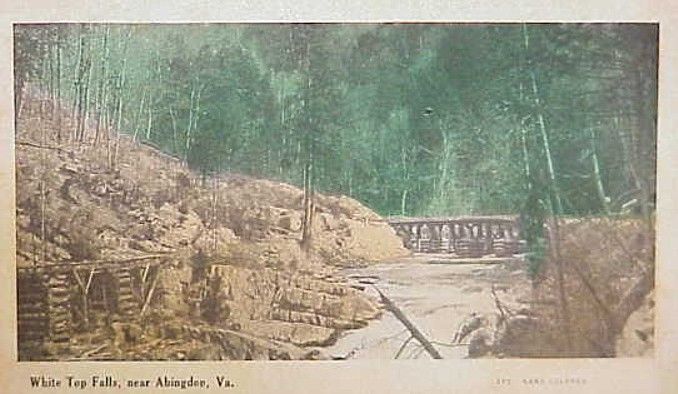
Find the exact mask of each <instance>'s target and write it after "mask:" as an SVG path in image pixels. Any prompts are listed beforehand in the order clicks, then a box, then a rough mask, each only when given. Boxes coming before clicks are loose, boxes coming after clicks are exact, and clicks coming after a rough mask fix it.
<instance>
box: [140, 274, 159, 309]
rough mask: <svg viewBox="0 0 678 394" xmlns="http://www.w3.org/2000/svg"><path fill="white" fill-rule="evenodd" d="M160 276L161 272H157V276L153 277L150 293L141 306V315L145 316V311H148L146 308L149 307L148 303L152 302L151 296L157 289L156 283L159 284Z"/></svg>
mask: <svg viewBox="0 0 678 394" xmlns="http://www.w3.org/2000/svg"><path fill="white" fill-rule="evenodd" d="M158 277H160V272H159V271H158V272H156V273H155V276H154V277H153V282H152V283H151V288H150V289H148V294H147V295H146V300H145V301H144V305H143V306H142V307H141V312H140V314H139V316H143V315H144V312H146V309H147V308H148V305H149V304H150V303H151V298H152V297H153V292H154V291H155V285H156V284H158Z"/></svg>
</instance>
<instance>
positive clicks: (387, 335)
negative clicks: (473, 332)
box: [326, 257, 525, 359]
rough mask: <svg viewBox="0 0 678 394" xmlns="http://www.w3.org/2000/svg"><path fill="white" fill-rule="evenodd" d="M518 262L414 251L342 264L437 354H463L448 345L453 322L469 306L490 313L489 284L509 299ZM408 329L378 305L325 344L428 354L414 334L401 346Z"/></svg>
mask: <svg viewBox="0 0 678 394" xmlns="http://www.w3.org/2000/svg"><path fill="white" fill-rule="evenodd" d="M521 266H522V264H519V263H507V264H450V263H445V264H441V263H440V262H438V263H435V264H434V263H432V262H431V261H430V260H427V259H426V258H422V257H419V258H417V259H413V261H408V262H399V263H383V264H376V265H373V266H369V267H366V268H357V269H347V270H345V271H344V275H346V277H348V278H349V281H350V283H353V284H356V285H359V286H364V287H365V292H366V293H368V294H370V295H372V296H374V297H376V298H377V299H378V297H379V296H378V293H377V292H376V290H375V289H374V287H377V288H378V289H379V290H381V291H382V292H383V293H384V294H385V295H387V296H388V297H389V298H390V299H391V300H392V301H393V302H394V303H395V304H396V305H397V306H398V307H399V308H400V309H401V310H402V311H403V313H404V314H405V315H406V316H407V317H408V318H409V319H410V320H411V321H412V322H413V323H414V325H415V326H416V327H417V328H419V330H420V331H421V332H422V333H423V334H424V336H425V337H426V338H428V339H429V340H430V341H432V342H433V343H434V346H435V347H436V348H437V349H438V351H439V352H440V354H441V355H442V356H443V358H464V357H465V356H466V354H467V348H466V346H465V345H454V346H451V342H452V339H453V337H454V334H455V332H456V331H457V328H458V327H459V325H460V324H461V323H462V322H463V321H464V320H466V319H467V318H468V317H469V314H470V313H471V312H476V313H480V314H485V315H488V316H489V315H493V314H495V313H496V311H497V309H496V307H495V302H494V298H493V297H492V293H491V288H492V284H493V283H494V284H495V289H496V292H497V294H498V296H499V298H500V299H502V300H503V299H513V298H514V297H516V294H517V293H518V291H517V290H518V289H517V286H511V285H510V284H511V283H513V284H517V283H525V272H524V270H523V269H522V268H521ZM409 336H410V333H409V332H408V331H407V330H406V329H405V326H403V324H402V323H401V322H400V321H399V320H398V319H396V318H395V317H394V316H393V314H391V313H390V312H388V311H386V310H384V311H383V314H382V316H381V318H379V319H377V320H373V321H371V322H370V324H369V325H368V326H367V327H366V328H363V329H359V330H352V331H347V332H344V333H343V335H342V336H341V337H340V338H339V340H338V341H337V342H336V343H335V344H334V345H333V346H331V347H329V348H328V349H326V350H327V352H328V354H330V355H332V356H335V357H346V358H350V359H393V358H395V356H396V354H397V353H398V352H399V351H400V355H399V357H398V358H399V359H412V358H427V357H430V356H429V355H428V354H427V353H426V352H425V351H424V350H423V348H422V347H421V346H420V344H419V343H418V342H417V341H416V340H411V341H409V343H408V344H407V345H406V346H405V347H404V348H403V349H402V350H401V347H402V346H403V343H404V342H405V341H407V339H408V338H409Z"/></svg>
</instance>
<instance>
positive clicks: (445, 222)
mask: <svg viewBox="0 0 678 394" xmlns="http://www.w3.org/2000/svg"><path fill="white" fill-rule="evenodd" d="M388 223H389V224H390V225H391V226H392V227H393V228H394V230H395V231H396V234H398V235H399V236H400V237H401V238H402V239H403V243H404V245H405V247H406V248H408V249H410V250H412V251H414V252H419V253H448V254H453V255H454V256H455V257H459V258H480V257H483V256H491V255H494V256H496V257H511V256H514V255H515V254H518V253H520V252H521V250H522V248H523V244H524V242H523V241H522V240H521V239H520V227H519V222H518V217H517V216H467V217H430V218H390V219H388Z"/></svg>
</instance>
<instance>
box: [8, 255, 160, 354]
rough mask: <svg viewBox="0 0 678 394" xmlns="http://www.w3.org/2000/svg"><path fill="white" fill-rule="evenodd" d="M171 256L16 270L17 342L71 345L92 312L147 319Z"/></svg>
mask: <svg viewBox="0 0 678 394" xmlns="http://www.w3.org/2000/svg"><path fill="white" fill-rule="evenodd" d="M169 257H170V255H167V254H154V255H144V256H136V257H129V258H121V259H110V260H97V261H82V262H59V263H45V264H41V265H35V266H30V267H18V268H17V323H18V334H19V335H18V336H19V338H18V339H19V342H20V343H25V342H28V341H40V342H42V341H46V342H54V343H67V342H68V341H69V339H70V336H71V331H72V326H73V324H74V323H77V324H82V325H84V326H85V327H89V326H90V324H91V319H92V318H93V314H92V312H94V311H99V312H104V313H105V314H106V316H110V315H113V314H117V315H119V316H134V315H143V314H144V312H145V311H146V309H147V308H148V305H149V303H150V301H151V299H152V298H153V294H154V291H155V288H156V285H157V282H158V278H159V273H160V270H161V266H162V265H163V264H165V263H168V262H170V259H169Z"/></svg>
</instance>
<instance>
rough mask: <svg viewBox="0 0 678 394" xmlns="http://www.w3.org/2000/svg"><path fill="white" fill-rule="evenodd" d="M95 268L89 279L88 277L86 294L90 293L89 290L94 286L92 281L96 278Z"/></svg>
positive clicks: (90, 272) (91, 271)
mask: <svg viewBox="0 0 678 394" xmlns="http://www.w3.org/2000/svg"><path fill="white" fill-rule="evenodd" d="M94 271H95V270H94V268H92V269H91V270H90V271H89V277H87V285H86V286H85V294H88V293H89V288H90V286H91V285H92V279H93V278H94Z"/></svg>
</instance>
